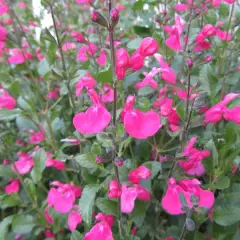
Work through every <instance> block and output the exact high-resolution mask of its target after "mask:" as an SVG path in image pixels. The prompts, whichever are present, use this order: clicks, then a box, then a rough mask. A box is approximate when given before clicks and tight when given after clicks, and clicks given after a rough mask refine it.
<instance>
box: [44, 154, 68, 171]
mask: <svg viewBox="0 0 240 240" xmlns="http://www.w3.org/2000/svg"><path fill="white" fill-rule="evenodd" d="M46 167H55V168H56V169H57V170H60V171H61V170H63V169H64V168H65V164H64V162H62V161H60V160H56V159H53V158H51V157H50V158H47V161H46Z"/></svg>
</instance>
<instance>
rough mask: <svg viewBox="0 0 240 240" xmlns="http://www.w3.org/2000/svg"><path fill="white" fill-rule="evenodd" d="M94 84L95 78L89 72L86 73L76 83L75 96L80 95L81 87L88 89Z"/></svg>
mask: <svg viewBox="0 0 240 240" xmlns="http://www.w3.org/2000/svg"><path fill="white" fill-rule="evenodd" d="M96 84H97V82H96V80H95V79H94V78H93V77H92V76H91V74H90V73H87V74H86V75H85V76H84V77H82V78H80V80H79V81H78V82H77V83H76V96H77V97H79V96H80V95H81V93H82V90H83V88H86V90H89V89H92V88H94V87H95V85H96Z"/></svg>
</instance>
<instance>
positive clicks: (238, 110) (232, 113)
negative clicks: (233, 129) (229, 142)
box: [223, 106, 240, 124]
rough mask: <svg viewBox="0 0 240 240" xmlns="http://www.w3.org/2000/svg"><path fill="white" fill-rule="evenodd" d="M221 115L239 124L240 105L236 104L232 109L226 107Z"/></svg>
mask: <svg viewBox="0 0 240 240" xmlns="http://www.w3.org/2000/svg"><path fill="white" fill-rule="evenodd" d="M223 117H224V118H225V119H226V120H227V121H233V122H235V123H237V124H240V106H236V107H235V108H234V109H228V108H226V109H225V110H224V115H223Z"/></svg>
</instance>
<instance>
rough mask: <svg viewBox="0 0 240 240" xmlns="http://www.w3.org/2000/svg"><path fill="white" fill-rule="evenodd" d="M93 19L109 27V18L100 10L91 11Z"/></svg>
mask: <svg viewBox="0 0 240 240" xmlns="http://www.w3.org/2000/svg"><path fill="white" fill-rule="evenodd" d="M91 20H92V21H93V22H95V23H97V24H99V25H101V26H103V27H108V23H107V20H106V19H105V18H104V17H103V15H102V14H101V13H99V12H98V11H95V10H94V11H92V13H91Z"/></svg>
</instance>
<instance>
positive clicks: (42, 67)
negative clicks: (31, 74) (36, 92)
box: [38, 59, 50, 76]
mask: <svg viewBox="0 0 240 240" xmlns="http://www.w3.org/2000/svg"><path fill="white" fill-rule="evenodd" d="M49 71H50V67H49V64H48V62H47V60H46V59H43V60H42V61H41V62H40V63H39V65H38V73H39V74H40V75H41V76H43V75H44V74H46V73H47V72H49Z"/></svg>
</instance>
